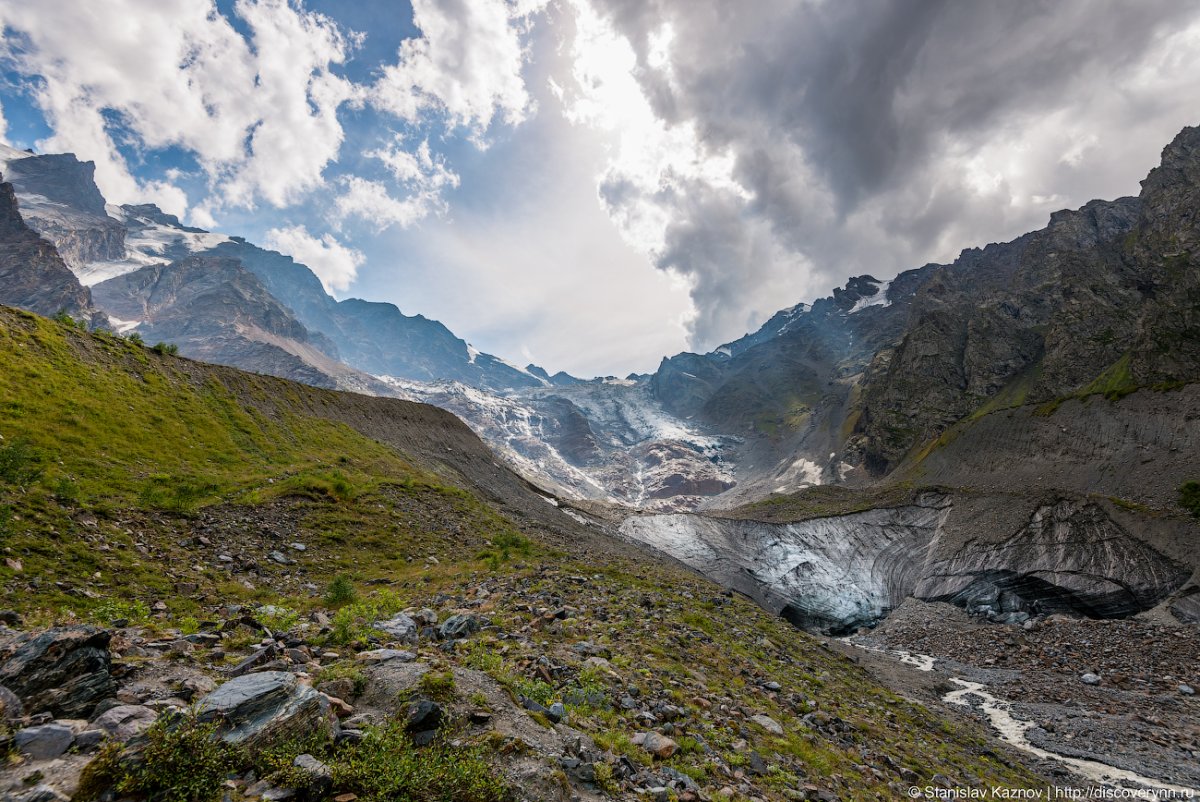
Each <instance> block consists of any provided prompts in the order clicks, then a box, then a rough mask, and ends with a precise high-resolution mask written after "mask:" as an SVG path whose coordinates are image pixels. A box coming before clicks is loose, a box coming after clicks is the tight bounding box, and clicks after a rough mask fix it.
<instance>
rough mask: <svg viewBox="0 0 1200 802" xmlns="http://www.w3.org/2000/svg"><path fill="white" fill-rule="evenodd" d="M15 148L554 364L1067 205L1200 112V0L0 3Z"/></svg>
mask: <svg viewBox="0 0 1200 802" xmlns="http://www.w3.org/2000/svg"><path fill="white" fill-rule="evenodd" d="M0 25H2V26H3V40H2V42H0V137H2V138H3V140H4V141H5V142H7V143H8V144H11V145H13V146H16V147H22V148H24V147H32V148H34V149H35V150H37V151H38V152H44V153H52V152H64V151H69V152H74V153H76V154H77V155H78V156H79V157H80V158H81V159H86V160H92V161H95V162H96V166H97V167H96V178H97V182H98V183H99V185H100V188H101V190H102V191H103V192H104V194H105V196H106V197H107V198H108V199H109V200H110V202H116V203H133V202H154V203H157V204H159V205H160V206H161V207H162V208H163V209H164V210H166V211H169V212H171V213H174V214H178V215H179V216H180V217H181V218H182V219H184V220H185V221H186V222H188V223H191V224H194V225H199V226H202V227H205V228H208V229H211V230H215V231H221V232H224V233H228V234H235V235H240V236H244V237H246V238H248V239H249V240H251V241H252V242H255V243H257V244H259V245H263V246H265V247H270V248H273V249H276V250H279V251H281V252H284V253H287V254H289V255H292V256H294V257H295V258H296V259H297V260H298V261H301V262H304V263H305V264H307V265H308V266H309V267H311V268H312V269H313V271H314V272H315V273H317V275H318V276H319V277H320V278H321V280H322V281H323V282H324V284H325V286H326V288H327V289H328V290H329V291H330V292H331V293H333V294H334V295H335V296H336V297H338V298H348V297H363V298H367V299H370V300H386V301H391V302H393V303H395V304H397V305H398V306H399V307H400V309H401V310H402V311H404V312H405V313H407V314H418V313H419V314H423V315H425V316H427V317H432V318H436V319H439V320H441V321H442V322H444V323H445V324H446V325H447V326H449V327H450V328H451V330H453V331H454V332H455V333H457V334H458V335H459V336H462V337H464V338H466V339H468V340H469V341H471V342H472V343H473V344H474V345H475V346H476V347H478V348H480V349H482V350H484V351H488V352H491V353H495V354H497V355H499V356H501V357H504V358H506V359H508V360H510V361H514V362H519V363H521V364H525V363H527V362H534V363H537V364H539V365H542V366H544V367H546V368H547V369H549V370H550V371H551V372H554V371H557V370H567V371H568V372H571V373H573V374H575V375H580V376H593V375H625V374H627V373H630V372H646V371H651V370H653V369H654V368H655V366H656V365H657V364H658V362H659V360H660V359H661V357H663V356H664V355H670V354H674V353H677V352H679V351H683V350H692V351H700V352H703V351H707V350H710V349H712V348H713V347H715V346H717V345H719V344H720V343H722V342H726V341H729V340H732V339H735V338H737V337H738V336H740V335H741V334H743V333H745V332H747V331H751V330H754V329H755V328H757V327H758V326H759V325H760V324H761V323H762V322H763V321H765V320H766V319H767V318H769V317H770V316H771V315H772V314H773V313H774V312H775V311H777V310H779V309H781V308H784V307H788V306H792V305H793V304H795V303H797V302H800V301H812V300H813V299H815V298H818V297H822V296H825V295H828V294H829V293H830V291H831V290H832V288H833V287H835V286H839V285H841V284H842V283H844V281H845V279H846V278H848V277H850V276H856V275H862V274H870V275H873V276H875V277H876V278H879V279H886V278H890V277H891V276H893V275H895V274H896V273H897V272H899V271H901V270H905V269H909V268H913V267H919V266H921V265H923V264H925V263H927V262H930V261H939V262H945V261H950V260H952V259H953V258H954V257H955V256H956V255H957V254H958V253H959V251H961V250H962V249H963V248H967V247H974V246H982V245H985V244H987V243H989V242H997V241H1004V240H1007V239H1011V238H1013V237H1015V236H1017V235H1019V234H1021V233H1024V232H1025V231H1029V230H1033V229H1036V228H1040V227H1041V226H1043V225H1045V224H1046V222H1047V221H1048V219H1049V216H1050V213H1051V212H1053V211H1056V210H1058V209H1062V208H1074V207H1078V206H1081V205H1082V204H1084V203H1086V202H1087V201H1088V200H1091V199H1093V198H1112V197H1117V196H1121V195H1129V194H1136V193H1137V191H1138V181H1139V180H1140V179H1141V178H1143V177H1144V176H1145V174H1146V172H1147V171H1148V170H1149V169H1150V168H1151V167H1153V166H1154V165H1155V164H1156V163H1157V162H1158V158H1159V154H1160V152H1161V150H1162V148H1163V146H1164V145H1165V144H1167V142H1169V141H1170V140H1171V139H1172V137H1173V136H1174V135H1175V134H1176V133H1178V131H1179V130H1180V129H1181V128H1182V127H1184V126H1185V125H1195V124H1200V104H1198V103H1197V101H1198V100H1200V3H1188V2H1179V0H1140V2H1137V3H1131V2H1124V1H1123V0H1044V1H1040V0H1008V1H1007V2H1004V3H963V2H955V0H894V1H893V2H888V0H757V1H756V2H753V3H747V2H737V1H736V0H724V2H721V1H719V0H413V2H411V3H406V2H398V1H396V0H390V1H387V2H385V1H384V0H362V1H361V2H354V3H346V2H339V1H338V0H306V2H300V1H299V0H217V2H211V1H209V2H206V0H0Z"/></svg>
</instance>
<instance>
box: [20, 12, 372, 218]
mask: <svg viewBox="0 0 1200 802" xmlns="http://www.w3.org/2000/svg"><path fill="white" fill-rule="evenodd" d="M234 13H235V14H236V15H237V16H238V17H239V18H240V19H241V21H242V22H243V23H244V24H245V26H246V27H247V29H248V31H249V40H247V39H246V38H243V36H242V35H241V34H240V33H239V32H238V31H237V30H236V29H235V28H234V27H233V25H232V24H231V23H230V21H229V20H228V19H226V18H225V17H224V16H222V15H221V14H219V13H218V12H217V9H216V6H215V4H214V3H212V2H211V1H210V2H197V1H196V0H108V1H107V2H104V3H85V4H79V3H77V2H73V1H72V0H40V2H38V3H15V4H13V3H10V4H6V5H4V6H3V7H0V23H2V24H3V25H4V26H5V27H6V28H7V31H6V40H7V41H6V53H5V55H6V56H7V58H8V59H9V60H10V61H11V62H12V63H14V64H15V65H16V67H17V68H18V69H19V70H20V71H21V72H23V73H25V74H26V75H30V76H40V77H41V79H42V81H41V82H40V84H39V86H38V89H37V90H36V92H35V99H36V101H37V103H38V105H39V106H40V107H41V109H42V111H43V113H44V114H45V116H46V120H47V123H48V124H49V125H50V127H51V128H52V130H53V134H52V135H51V136H50V137H48V138H47V139H46V140H44V141H42V142H40V143H38V145H39V147H40V148H41V149H43V150H46V151H73V152H76V153H77V154H78V155H79V156H80V157H81V158H84V159H94V160H95V161H96V162H97V170H96V173H97V182H98V183H99V184H100V187H101V189H102V190H103V191H104V193H105V194H106V196H108V198H109V199H110V200H111V201H114V202H117V203H121V202H130V201H135V200H146V199H149V200H155V201H157V202H159V203H160V205H164V206H165V207H167V208H168V210H169V211H172V212H175V213H181V212H182V211H183V207H184V206H185V205H186V198H185V197H184V196H183V193H182V192H181V191H180V190H178V189H175V188H173V187H172V186H170V185H169V184H167V183H166V182H159V181H153V182H140V181H138V180H137V179H136V178H135V177H134V176H133V175H132V174H131V172H130V169H129V166H128V164H127V163H126V162H125V160H124V158H123V157H122V156H121V154H120V153H119V152H118V150H117V147H116V143H115V142H114V138H113V131H112V127H111V125H110V124H109V121H110V120H111V119H112V118H113V117H116V118H117V119H119V123H120V125H121V127H122V128H123V129H124V130H125V133H127V134H128V135H132V137H134V144H135V145H137V146H139V147H144V148H150V149H159V148H166V147H170V146H176V147H179V148H182V149H183V150H185V151H189V152H191V153H193V154H194V155H195V156H196V158H197V160H198V161H199V163H200V165H201V167H202V168H203V169H204V171H205V172H206V173H207V175H208V176H209V179H210V181H211V183H212V189H213V196H214V200H213V203H214V204H220V203H229V204H232V205H236V206H252V205H253V204H254V203H255V202H256V201H257V200H259V199H262V200H265V201H267V202H268V203H270V204H272V205H275V206H282V205H285V204H287V203H289V202H290V201H292V200H294V199H295V198H296V197H297V196H298V195H299V194H300V193H303V192H304V191H306V190H308V189H311V188H312V187H314V186H316V185H317V184H318V183H319V182H320V180H321V173H322V170H323V169H324V167H325V166H326V165H327V164H328V163H329V162H330V160H332V159H334V158H335V157H336V155H337V152H338V149H339V147H340V145H341V142H342V137H343V133H342V129H341V126H340V124H339V123H338V120H337V117H336V114H337V110H338V108H339V107H340V106H341V105H342V104H344V103H345V102H347V101H353V100H355V98H356V97H357V94H356V93H357V91H358V90H356V88H355V87H353V86H352V85H350V84H349V83H347V82H346V81H344V80H342V79H341V78H338V77H336V76H334V75H333V74H331V73H330V71H329V67H330V65H333V64H338V63H341V62H342V61H344V59H345V58H346V56H347V53H348V52H349V50H350V49H351V48H352V47H353V46H354V41H353V40H352V39H348V38H347V36H346V35H344V34H343V33H342V32H341V31H340V30H339V28H338V27H337V26H336V25H335V24H334V23H333V22H332V21H331V20H329V19H328V18H327V17H324V16H322V15H320V14H316V13H313V12H309V11H305V10H304V9H303V8H302V7H301V6H298V5H296V6H293V5H292V4H290V3H288V2H287V1H286V0H237V2H236V4H235V6H234ZM106 116H107V117H108V119H107V120H106ZM210 205H212V204H210Z"/></svg>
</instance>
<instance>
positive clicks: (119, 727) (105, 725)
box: [92, 705, 158, 743]
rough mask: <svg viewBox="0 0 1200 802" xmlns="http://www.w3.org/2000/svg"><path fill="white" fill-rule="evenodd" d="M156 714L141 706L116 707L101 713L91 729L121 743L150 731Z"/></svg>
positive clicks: (156, 716)
mask: <svg viewBox="0 0 1200 802" xmlns="http://www.w3.org/2000/svg"><path fill="white" fill-rule="evenodd" d="M157 718H158V713H156V712H155V711H154V710H152V709H150V708H149V707H145V706H143V705H118V706H117V707H113V708H110V709H108V710H106V711H104V712H103V713H101V714H100V715H99V716H98V717H97V718H96V720H95V721H93V722H92V727H94V728H95V729H98V730H103V731H104V732H106V733H108V735H109V736H111V737H112V738H113V739H115V740H118V741H121V742H122V743H123V742H125V741H128V740H130V739H131V738H133V737H134V736H137V735H141V734H142V733H143V732H145V731H146V730H148V729H150V725H151V724H153V723H154V721H155V719H157Z"/></svg>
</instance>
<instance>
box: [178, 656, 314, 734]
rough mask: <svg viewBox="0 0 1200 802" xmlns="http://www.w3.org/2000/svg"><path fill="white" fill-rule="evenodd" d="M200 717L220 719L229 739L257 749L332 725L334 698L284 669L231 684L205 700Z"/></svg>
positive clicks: (198, 708)
mask: <svg viewBox="0 0 1200 802" xmlns="http://www.w3.org/2000/svg"><path fill="white" fill-rule="evenodd" d="M196 716H197V718H198V719H199V720H200V721H205V722H210V721H211V722H216V723H217V732H218V734H219V735H220V737H221V739H222V740H224V741H225V742H226V743H230V744H236V745H240V746H243V747H245V748H247V749H249V750H251V751H255V750H259V749H263V748H265V747H269V746H271V745H274V744H279V743H284V742H286V741H289V740H293V739H296V738H301V737H308V736H310V735H312V734H313V733H314V732H317V731H319V730H322V729H324V730H327V731H331V729H332V718H331V717H330V714H329V701H328V700H327V699H326V698H325V697H324V696H322V695H321V694H320V693H318V692H317V691H315V690H313V689H312V688H310V687H309V686H307V685H301V684H300V683H299V681H298V680H297V679H296V675H295V674H291V673H288V672H284V671H263V672H260V673H258V674H248V675H246V676H243V677H238V678H236V679H232V680H230V681H229V682H226V683H225V684H224V685H222V686H221V687H219V688H217V689H216V690H215V691H213V692H212V693H210V694H209V695H208V696H205V697H204V698H203V699H201V700H200V702H199V703H198V704H197V705H196ZM331 734H332V733H331Z"/></svg>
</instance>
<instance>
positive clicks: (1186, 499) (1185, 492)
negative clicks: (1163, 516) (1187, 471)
mask: <svg viewBox="0 0 1200 802" xmlns="http://www.w3.org/2000/svg"><path fill="white" fill-rule="evenodd" d="M1179 506H1180V507H1183V508H1184V509H1185V510H1187V511H1188V512H1189V513H1191V514H1192V516H1193V517H1195V518H1200V482H1197V481H1195V480H1193V481H1190V482H1184V483H1183V484H1181V485H1180V486H1179Z"/></svg>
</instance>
